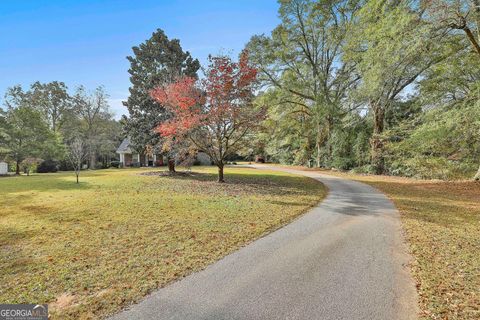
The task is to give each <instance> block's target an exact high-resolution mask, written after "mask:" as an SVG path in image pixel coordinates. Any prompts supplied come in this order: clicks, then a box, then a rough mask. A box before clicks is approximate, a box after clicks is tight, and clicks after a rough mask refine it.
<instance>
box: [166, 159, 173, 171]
mask: <svg viewBox="0 0 480 320" xmlns="http://www.w3.org/2000/svg"><path fill="white" fill-rule="evenodd" d="M167 161H168V171H169V172H172V173H173V172H175V159H172V158H170V157H168V160H167Z"/></svg>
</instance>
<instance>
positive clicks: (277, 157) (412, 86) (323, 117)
mask: <svg viewBox="0 0 480 320" xmlns="http://www.w3.org/2000/svg"><path fill="white" fill-rule="evenodd" d="M279 4H280V9H279V17H280V19H281V23H280V24H279V25H278V26H277V27H276V28H275V29H274V30H273V31H272V32H271V34H270V35H256V36H254V37H252V39H251V40H250V42H249V43H248V44H247V48H248V50H249V52H250V54H251V57H252V59H253V62H254V63H255V65H256V66H257V67H258V69H259V75H260V78H261V79H260V80H261V83H262V88H263V89H262V92H261V93H260V94H259V95H258V97H257V103H258V104H260V105H266V106H268V116H267V119H266V121H265V122H264V125H263V130H262V131H261V132H260V133H258V134H256V135H255V138H256V144H255V145H254V147H253V148H252V149H251V152H253V153H265V154H266V155H268V157H269V158H270V159H271V160H273V161H279V162H284V163H293V164H301V165H308V164H310V165H314V166H318V167H326V168H338V169H354V170H356V171H360V172H370V173H377V174H382V173H388V174H397V175H405V176H416V177H421V178H442V179H450V178H460V177H466V176H469V175H470V176H473V175H474V173H475V172H476V171H477V169H478V168H479V164H480V148H479V146H480V134H479V119H480V117H479V115H480V111H479V110H480V106H479V90H478V89H479V84H480V82H479V80H480V64H479V62H480V50H479V49H480V46H479V40H480V38H479V37H480V30H479V23H480V3H479V1H478V0H468V1H467V0H463V1H456V0H455V1H443V0H429V1H386V0H368V1H358V0H351V1H350V0H349V1H345V0H327V1H311V0H280V1H279ZM476 178H477V179H479V178H480V169H478V172H477V174H476Z"/></svg>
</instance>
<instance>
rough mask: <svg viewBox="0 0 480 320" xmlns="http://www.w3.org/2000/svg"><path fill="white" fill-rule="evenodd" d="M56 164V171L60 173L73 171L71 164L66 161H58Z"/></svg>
mask: <svg viewBox="0 0 480 320" xmlns="http://www.w3.org/2000/svg"><path fill="white" fill-rule="evenodd" d="M58 164H59V166H58V170H60V171H73V166H72V163H71V162H70V161H68V160H60V162H59V163H58Z"/></svg>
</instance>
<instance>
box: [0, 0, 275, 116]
mask: <svg viewBox="0 0 480 320" xmlns="http://www.w3.org/2000/svg"><path fill="white" fill-rule="evenodd" d="M277 9H278V4H277V3H276V0H223V1H221V0H203V1H200V0H197V1H195V0H189V1H187V0H178V1H167V0H156V1H151V0H137V1H134V0H96V1H94V0H76V1H74V0H43V1H42V0H21V1H20V0H0V75H1V76H0V94H1V96H2V97H3V94H4V92H5V90H6V89H7V88H8V87H10V86H12V85H15V84H21V85H23V86H28V85H29V84H30V83H32V82H34V81H37V80H38V81H42V82H48V81H53V80H58V81H63V82H65V83H66V84H67V85H68V86H69V87H70V89H74V88H75V87H76V86H78V85H80V84H83V85H85V86H87V87H88V88H89V89H93V88H94V87H96V86H98V85H101V84H103V85H105V87H106V89H107V91H108V93H109V94H110V97H111V100H110V104H111V106H112V109H113V110H114V112H115V114H116V116H117V117H119V116H120V115H121V114H123V113H125V112H126V110H125V109H124V108H123V106H121V100H123V99H125V98H126V97H127V96H128V87H129V80H128V72H127V70H128V66H129V65H128V62H127V60H126V58H125V57H126V56H127V55H129V54H131V47H132V46H134V45H138V44H139V43H141V42H143V41H144V40H145V39H147V38H149V37H150V35H151V33H152V32H153V31H154V30H155V29H157V28H161V29H163V30H165V32H166V34H167V35H168V36H169V37H170V38H178V39H180V41H181V44H182V47H183V48H184V49H185V50H189V51H190V52H191V54H192V55H193V56H194V57H196V58H198V59H200V61H201V62H204V61H205V59H206V57H207V56H208V54H210V53H212V54H215V53H220V52H223V53H225V52H227V53H228V52H231V53H232V54H234V55H236V54H238V52H239V51H240V50H241V49H242V48H243V46H244V44H245V43H246V42H247V41H248V40H249V38H250V37H251V36H252V35H254V34H260V33H269V32H270V31H271V30H272V29H273V28H274V27H275V26H276V25H277V24H278V22H279V20H278V17H277Z"/></svg>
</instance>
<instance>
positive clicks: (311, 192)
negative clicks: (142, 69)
mask: <svg viewBox="0 0 480 320" xmlns="http://www.w3.org/2000/svg"><path fill="white" fill-rule="evenodd" d="M194 170H195V171H196V172H199V173H197V174H194V175H192V176H186V177H160V176H151V175H140V174H139V173H140V172H142V170H140V169H125V170H102V171H89V172H82V175H81V177H80V181H81V183H80V185H77V184H75V183H74V175H73V173H58V174H43V175H34V176H30V177H26V176H21V177H9V178H0V194H1V198H0V248H1V251H0V278H1V279H2V281H1V282H0V301H1V302H2V303H49V308H50V311H51V314H52V318H54V319H68V318H71V319H89V318H102V317H105V316H106V315H108V314H111V313H113V312H115V311H118V310H119V309H121V307H123V306H125V305H127V304H129V303H132V302H135V301H138V300H139V299H140V298H141V297H143V296H144V295H146V294H147V293H149V292H151V291H152V290H153V289H155V288H158V287H161V286H164V285H165V284H167V283H169V282H171V281H173V280H175V279H178V278H180V277H182V276H184V275H186V274H189V273H191V272H193V271H196V270H200V269H202V268H204V267H205V266H207V265H208V264H210V263H212V262H214V261H216V260H218V259H220V258H221V257H223V256H225V255H226V254H228V253H229V252H232V251H233V250H235V249H237V248H239V247H240V246H242V245H245V244H246V243H248V242H250V241H252V240H254V239H256V238H258V237H260V236H262V235H263V234H265V233H267V232H269V231H271V230H273V229H275V228H278V227H279V226H281V225H283V224H285V223H287V222H289V221H291V220H292V219H294V218H295V217H297V216H298V215H300V214H302V213H303V212H305V211H306V210H307V209H308V208H309V207H311V206H313V205H315V204H316V203H318V201H320V200H321V199H322V198H323V197H324V196H325V194H326V190H325V188H324V187H323V185H321V184H320V183H318V182H317V181H315V180H313V179H309V178H306V177H300V176H294V175H289V174H285V173H277V172H269V171H264V170H262V171H257V170H254V169H246V168H227V169H226V181H227V183H225V184H218V183H216V182H215V179H216V176H215V169H214V168H194ZM143 171H145V169H144V170H143ZM150 171H151V170H150Z"/></svg>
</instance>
